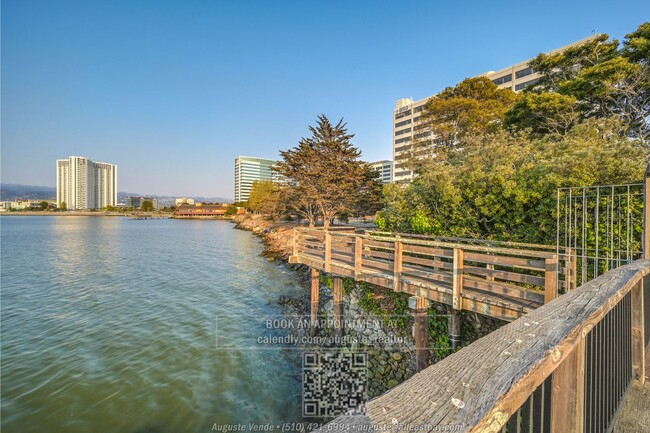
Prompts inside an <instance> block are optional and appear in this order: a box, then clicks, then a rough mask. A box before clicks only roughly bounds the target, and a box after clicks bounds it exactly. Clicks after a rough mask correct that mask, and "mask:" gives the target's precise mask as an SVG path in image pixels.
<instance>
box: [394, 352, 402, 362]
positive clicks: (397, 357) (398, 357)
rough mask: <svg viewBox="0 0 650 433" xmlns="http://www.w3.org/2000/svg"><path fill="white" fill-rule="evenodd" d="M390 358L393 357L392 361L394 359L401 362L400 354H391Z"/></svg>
mask: <svg viewBox="0 0 650 433" xmlns="http://www.w3.org/2000/svg"><path fill="white" fill-rule="evenodd" d="M392 357H393V359H394V360H395V361H401V360H402V354H401V353H399V352H395V353H393V355H392Z"/></svg>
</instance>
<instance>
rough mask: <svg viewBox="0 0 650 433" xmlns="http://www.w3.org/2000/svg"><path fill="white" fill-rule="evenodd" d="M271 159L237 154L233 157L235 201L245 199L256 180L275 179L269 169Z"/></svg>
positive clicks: (273, 162) (272, 162) (272, 163)
mask: <svg viewBox="0 0 650 433" xmlns="http://www.w3.org/2000/svg"><path fill="white" fill-rule="evenodd" d="M277 163H278V162H277V161H275V160H273V159H265V158H256V157H252V156H238V157H237V158H235V202H240V201H247V200H248V197H249V195H250V192H251V188H252V187H253V182H255V181H256V180H258V181H262V180H276V178H277V177H276V176H275V175H274V174H273V172H272V171H271V167H273V166H274V165H275V164H277Z"/></svg>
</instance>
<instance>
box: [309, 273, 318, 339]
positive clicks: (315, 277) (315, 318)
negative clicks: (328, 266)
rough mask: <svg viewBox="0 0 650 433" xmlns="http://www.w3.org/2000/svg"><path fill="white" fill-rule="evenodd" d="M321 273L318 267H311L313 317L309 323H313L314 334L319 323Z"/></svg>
mask: <svg viewBox="0 0 650 433" xmlns="http://www.w3.org/2000/svg"><path fill="white" fill-rule="evenodd" d="M319 277H320V273H319V272H318V270H317V269H314V268H311V317H310V321H309V324H310V325H311V329H312V334H313V333H314V332H315V331H316V325H317V323H318V294H319V288H320V279H319Z"/></svg>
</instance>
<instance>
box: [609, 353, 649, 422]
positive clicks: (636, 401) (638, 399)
mask: <svg viewBox="0 0 650 433" xmlns="http://www.w3.org/2000/svg"><path fill="white" fill-rule="evenodd" d="M645 366H646V368H645V376H646V379H645V380H646V382H645V385H644V386H643V387H641V386H638V385H633V386H632V388H631V389H630V392H629V393H628V395H627V398H626V399H625V403H624V406H623V409H622V410H621V415H620V416H619V418H618V420H617V421H616V424H615V425H614V430H612V433H650V351H648V352H646V361H645Z"/></svg>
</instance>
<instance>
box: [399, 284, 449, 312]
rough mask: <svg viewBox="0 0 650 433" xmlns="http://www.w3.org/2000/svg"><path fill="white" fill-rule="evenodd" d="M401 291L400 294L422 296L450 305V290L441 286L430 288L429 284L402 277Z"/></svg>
mask: <svg viewBox="0 0 650 433" xmlns="http://www.w3.org/2000/svg"><path fill="white" fill-rule="evenodd" d="M401 289H402V292H405V293H410V294H412V295H420V296H424V297H425V298H427V299H429V300H431V301H434V302H440V303H441V304H446V305H451V289H447V288H444V287H441V286H432V285H431V284H423V283H422V282H420V281H417V280H413V279H408V278H404V277H402V284H401Z"/></svg>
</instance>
